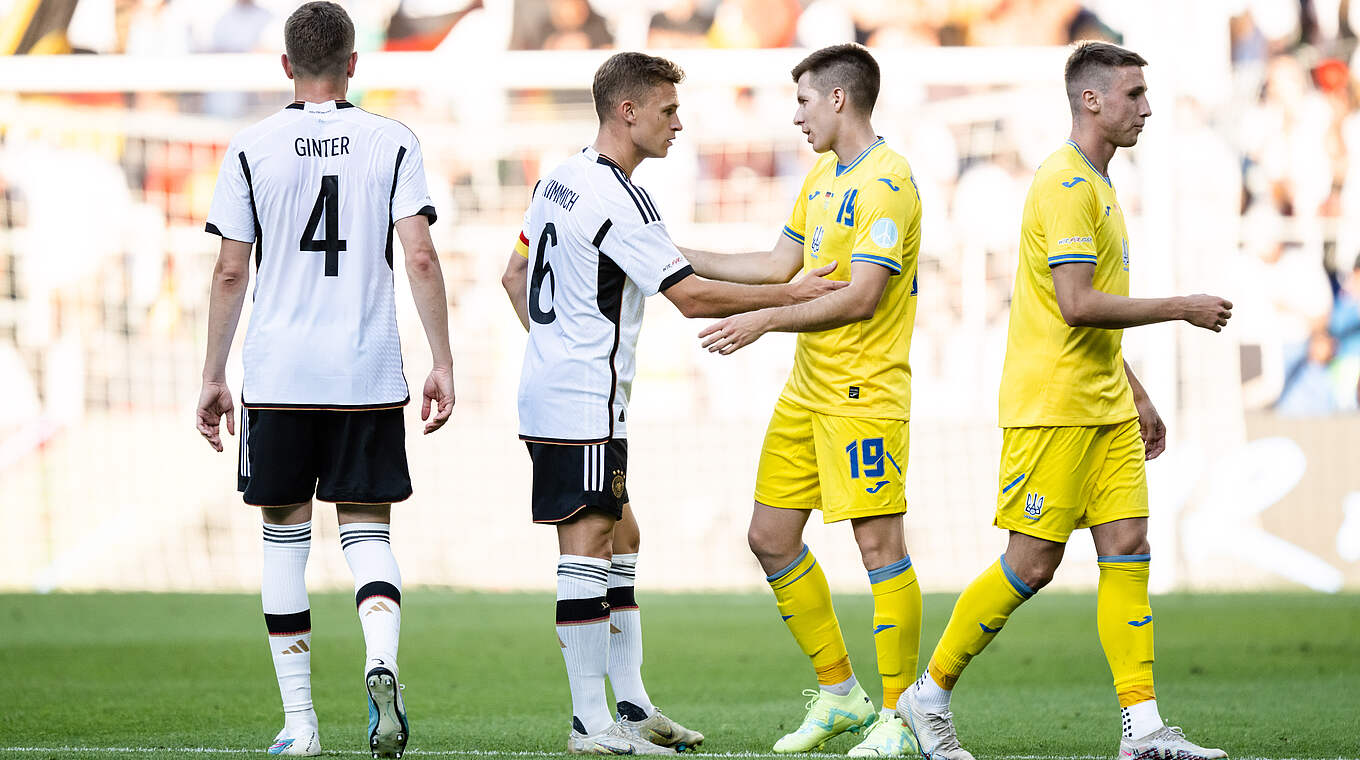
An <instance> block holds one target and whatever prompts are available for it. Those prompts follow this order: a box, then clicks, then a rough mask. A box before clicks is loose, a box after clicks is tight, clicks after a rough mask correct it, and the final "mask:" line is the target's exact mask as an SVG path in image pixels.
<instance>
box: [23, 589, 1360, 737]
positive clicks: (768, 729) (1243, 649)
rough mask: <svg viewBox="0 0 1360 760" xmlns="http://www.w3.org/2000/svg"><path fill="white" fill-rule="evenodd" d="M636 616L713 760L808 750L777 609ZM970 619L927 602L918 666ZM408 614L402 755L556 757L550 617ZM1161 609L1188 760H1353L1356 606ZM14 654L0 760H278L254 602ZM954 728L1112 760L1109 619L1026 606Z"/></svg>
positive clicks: (316, 648)
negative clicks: (1225, 755)
mask: <svg viewBox="0 0 1360 760" xmlns="http://www.w3.org/2000/svg"><path fill="white" fill-rule="evenodd" d="M640 596H641V599H640V602H641V605H642V614H643V624H644V634H645V637H646V642H647V659H646V662H645V664H644V666H643V672H644V674H645V675H646V678H647V683H648V686H649V689H650V693H651V696H652V698H653V700H655V701H656V702H657V703H658V704H660V705H661V706H662V707H663V709H665V710H666V711H667V713H668V714H670V715H672V716H674V717H675V718H677V719H678V720H679V721H680V722H682V723H684V724H685V725H688V726H691V727H694V728H697V729H699V730H701V731H703V732H704V734H705V735H706V736H707V742H706V743H705V745H704V746H703V749H704V751H706V752H718V753H726V752H734V753H737V752H752V753H758V754H767V753H768V752H769V750H770V745H771V744H772V743H773V742H774V740H775V739H777V738H778V737H779V736H781V735H782V734H783V733H784V732H786V731H788V730H791V729H792V728H794V727H795V726H797V724H798V722H799V721H800V720H801V718H802V715H803V701H804V700H803V698H802V697H800V695H799V692H800V690H801V689H804V688H808V687H811V686H813V685H814V679H813V677H812V672H811V668H810V666H809V665H808V662H807V660H806V658H805V657H804V656H803V655H802V654H801V653H800V652H799V651H798V649H797V647H796V646H795V644H794V642H793V640H792V638H791V637H790V636H789V634H788V632H787V631H786V630H785V628H784V626H783V624H782V623H781V622H780V620H779V616H778V614H777V613H776V610H775V607H774V603H773V601H772V600H771V599H770V598H769V595H768V594H751V595H688V594H686V595H668V594H648V593H646V592H645V591H644V592H643V593H642V594H641V595H640ZM953 600H954V597H953V596H952V595H937V596H930V597H927V599H926V630H925V634H924V637H923V639H924V642H925V643H924V645H923V647H922V648H923V655H922V659H923V660H924V658H925V657H927V656H928V654H929V652H930V649H931V648H932V646H933V644H934V642H935V641H936V640H937V639H938V638H939V634H940V631H941V629H942V628H943V627H944V624H945V621H946V618H947V616H948V614H949V610H950V608H951V606H952V604H953ZM311 601H312V620H313V630H314V633H313V639H312V648H313V653H314V654H313V657H312V672H313V697H314V700H315V703H316V709H317V713H318V714H319V716H320V719H321V728H322V731H321V740H322V746H323V747H324V748H325V749H326V751H327V753H328V754H337V753H338V754H342V755H355V754H357V753H363V752H364V750H365V747H366V744H365V741H364V736H365V728H366V722H367V710H366V707H365V698H364V692H363V687H362V679H361V675H362V674H361V672H360V669H361V667H362V662H363V643H362V636H361V633H360V629H359V625H358V622H357V620H356V617H355V613H354V605H353V597H352V596H350V595H348V594H313V595H312V597H311ZM405 602H406V603H405V605H403V629H402V645H401V663H402V680H403V681H404V682H405V683H406V684H407V689H406V692H405V697H406V700H407V707H408V712H409V714H410V719H411V725H412V733H413V739H412V742H411V746H410V747H409V748H408V754H410V755H412V756H414V755H417V754H419V753H420V751H422V750H424V751H428V752H443V753H449V752H455V753H463V752H468V753H471V752H474V751H494V752H498V753H515V752H530V753H542V752H547V753H559V752H561V751H562V749H563V747H564V744H565V740H566V734H567V730H568V721H569V719H570V714H569V710H570V701H569V696H568V692H567V684H566V678H565V677H564V669H563V664H562V658H561V655H560V653H559V650H558V647H557V641H556V639H555V636H554V634H553V626H552V615H553V612H552V610H553V600H552V597H551V595H549V594H476V593H455V592H448V591H435V590H420V589H415V590H412V592H411V593H410V594H408V596H407V599H406V600H405ZM836 603H837V609H838V611H839V617H840V620H841V623H842V627H843V629H844V630H845V632H846V639H847V644H848V646H849V648H850V653H851V657H852V660H853V662H854V663H855V665H856V666H857V671H858V674H859V676H860V678H861V679H862V680H863V681H864V682H865V687H866V689H867V690H868V691H869V693H870V695H871V696H872V697H873V698H874V699H875V700H877V699H878V698H879V696H880V685H879V680H878V676H877V673H876V671H875V669H874V656H873V642H872V638H871V635H870V632H869V631H870V615H871V611H872V600H871V598H870V596H869V595H868V594H867V593H865V594H839V595H838V596H837V599H836ZM1153 608H1154V614H1156V616H1157V618H1156V620H1157V622H1156V625H1157V685H1158V689H1157V691H1158V697H1159V704H1160V706H1161V710H1162V713H1163V716H1164V717H1165V718H1166V719H1167V720H1168V722H1170V723H1172V724H1173V725H1182V726H1184V727H1185V728H1186V732H1187V734H1188V735H1189V737H1190V738H1191V739H1193V740H1196V741H1199V742H1202V743H1205V744H1208V745H1211V746H1221V747H1223V748H1224V749H1226V750H1227V751H1228V752H1229V754H1230V755H1231V756H1232V757H1234V758H1248V757H1260V758H1285V757H1288V758H1313V757H1317V758H1336V757H1349V758H1356V757H1360V596H1357V595H1354V594H1349V595H1337V596H1324V595H1317V594H1306V593H1298V594H1232V595H1208V594H1197V595H1169V596H1161V597H1157V598H1155V599H1154V600H1153ZM0 652H3V660H4V675H5V677H6V680H7V681H8V682H9V683H10V687H9V688H5V689H3V690H0V756H4V757H24V758H47V757H51V758H62V759H63V760H65V759H66V758H86V757H88V758H107V757H124V758H126V757H139V758H140V757H182V756H184V755H185V753H184V752H183V751H175V749H174V748H183V749H190V748H236V749H249V750H261V754H263V753H262V750H263V748H264V747H266V746H267V745H268V744H269V742H270V741H271V740H272V739H273V736H274V733H275V732H276V731H277V730H278V728H279V726H281V725H282V718H281V715H280V708H279V694H278V690H277V687H276V685H275V681H274V678H273V672H272V667H271V665H270V659H269V655H268V653H267V651H266V649H265V643H264V623H263V621H262V620H261V615H260V608H259V600H258V597H255V596H248V595H170V594H163V595H162V594H96V595H68V594H56V595H48V596H34V595H0ZM954 710H955V714H956V720H957V725H958V727H959V734H960V737H961V739H962V741H963V743H964V746H965V747H967V748H969V749H971V751H972V752H973V753H974V754H975V755H976V756H978V757H979V758H993V757H1014V756H1027V757H1035V756H1045V757H1049V756H1051V757H1109V758H1113V757H1115V756H1116V754H1117V749H1118V747H1117V741H1118V730H1119V719H1118V713H1117V710H1116V706H1115V700H1114V694H1113V690H1112V688H1111V686H1110V673H1109V670H1108V668H1107V666H1106V664H1105V660H1104V657H1103V656H1102V654H1101V651H1100V647H1099V643H1098V641H1097V638H1096V632H1095V598H1094V596H1093V595H1089V594H1065V593H1048V594H1040V595H1039V596H1037V597H1035V598H1034V599H1033V600H1031V601H1030V602H1028V603H1027V604H1025V605H1024V606H1023V607H1022V608H1021V609H1020V610H1019V611H1018V612H1017V613H1016V614H1015V615H1013V616H1012V618H1011V621H1010V623H1009V624H1008V625H1007V629H1006V632H1005V633H1004V634H1003V635H1001V636H999V637H998V638H997V640H996V641H995V643H993V645H992V646H991V647H990V648H989V649H988V651H987V652H986V654H984V655H983V656H982V657H980V658H979V659H978V660H977V661H976V662H975V663H974V664H973V666H972V667H970V668H969V670H968V672H967V674H966V675H965V676H964V678H963V680H962V681H961V682H960V685H959V690H958V694H957V696H956V697H955V699H954ZM856 741H858V739H857V738H855V737H853V736H850V735H845V736H843V737H838V738H837V739H835V740H832V741H831V742H830V743H829V744H828V745H827V748H826V751H827V752H836V753H839V754H843V753H844V752H845V751H846V750H848V749H849V748H850V747H851V746H853V745H854V743H855V742H856ZM21 747H25V748H72V749H63V750H60V751H55V750H54V751H31V750H26V751H18V749H17V748H21ZM75 748H165V751H164V752H141V751H139V752H137V754H135V755H129V754H128V753H126V752H113V751H97V750H76V749H75ZM365 755H366V753H365ZM199 756H200V757H202V755H199ZM229 756H230V755H229Z"/></svg>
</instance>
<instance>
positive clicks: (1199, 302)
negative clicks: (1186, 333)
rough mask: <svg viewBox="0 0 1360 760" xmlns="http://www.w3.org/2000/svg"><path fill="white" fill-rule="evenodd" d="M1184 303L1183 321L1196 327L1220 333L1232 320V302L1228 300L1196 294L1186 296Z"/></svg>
mask: <svg viewBox="0 0 1360 760" xmlns="http://www.w3.org/2000/svg"><path fill="white" fill-rule="evenodd" d="M1183 302H1184V303H1183V307H1184V309H1185V316H1184V317H1182V319H1184V320H1185V321H1186V322H1189V323H1190V324H1192V325H1194V326H1195V327H1203V328H1204V329H1206V330H1213V331H1214V332H1219V331H1221V330H1222V329H1223V327H1224V326H1225V325H1227V324H1228V320H1229V319H1232V301H1229V300H1227V299H1224V298H1219V297H1218V296H1210V295H1205V294H1204V293H1196V294H1195V295H1193V296H1186V297H1185V298H1184V299H1183Z"/></svg>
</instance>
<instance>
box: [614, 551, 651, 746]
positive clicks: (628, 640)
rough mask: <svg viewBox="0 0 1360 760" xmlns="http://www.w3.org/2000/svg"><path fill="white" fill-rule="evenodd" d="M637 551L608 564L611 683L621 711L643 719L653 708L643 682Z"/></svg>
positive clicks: (616, 558) (628, 717) (627, 715)
mask: <svg viewBox="0 0 1360 760" xmlns="http://www.w3.org/2000/svg"><path fill="white" fill-rule="evenodd" d="M637 556H638V555H637V553H633V554H615V555H614V558H613V559H612V560H610V565H609V590H608V592H607V593H606V597H607V598H608V600H609V685H610V686H611V687H613V689H614V699H615V701H616V702H617V703H618V708H619V714H620V715H622V716H623V717H625V718H627V719H629V720H643V719H645V718H646V717H648V716H649V715H651V714H652V712H653V711H655V710H656V708H655V707H653V706H652V700H651V698H649V697H648V696H647V689H646V688H645V687H644V686H643V685H642V615H641V613H639V612H638V606H637V601H636V599H635V598H634V596H633V584H634V583H635V580H634V579H635V578H636V577H637Z"/></svg>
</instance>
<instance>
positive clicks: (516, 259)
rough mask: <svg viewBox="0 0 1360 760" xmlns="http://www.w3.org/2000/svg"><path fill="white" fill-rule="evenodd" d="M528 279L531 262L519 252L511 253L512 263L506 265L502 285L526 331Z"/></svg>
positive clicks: (527, 323)
mask: <svg viewBox="0 0 1360 760" xmlns="http://www.w3.org/2000/svg"><path fill="white" fill-rule="evenodd" d="M528 279H529V260H528V259H526V258H525V257H523V256H521V255H519V253H518V252H516V251H511V252H510V261H509V262H507V263H506V265H505V274H503V275H501V285H502V286H503V287H504V288H505V294H506V295H507V296H509V297H510V305H511V306H512V307H514V309H515V316H517V317H519V323H520V324H521V325H523V326H524V329H525V330H528V329H529V296H528V294H527V292H526V291H525V285H526V283H527V281H528Z"/></svg>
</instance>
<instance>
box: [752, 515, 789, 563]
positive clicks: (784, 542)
mask: <svg viewBox="0 0 1360 760" xmlns="http://www.w3.org/2000/svg"><path fill="white" fill-rule="evenodd" d="M746 545H747V546H749V547H751V553H752V554H754V555H756V559H759V560H761V561H762V564H764V561H765V560H768V559H774V558H778V557H781V556H783V555H786V554H788V553H789V551H790V548H792V549H794V550H797V549H801V548H802V543H801V542H798V541H794V542H790V541H789V540H788V539H787V538H786V537H784V536H781V535H779V534H778V533H776V532H774V531H771V530H768V529H766V528H762V527H760V526H757V525H754V524H753V525H752V526H751V527H750V528H749V529H747V531H746ZM795 553H796V551H795Z"/></svg>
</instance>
